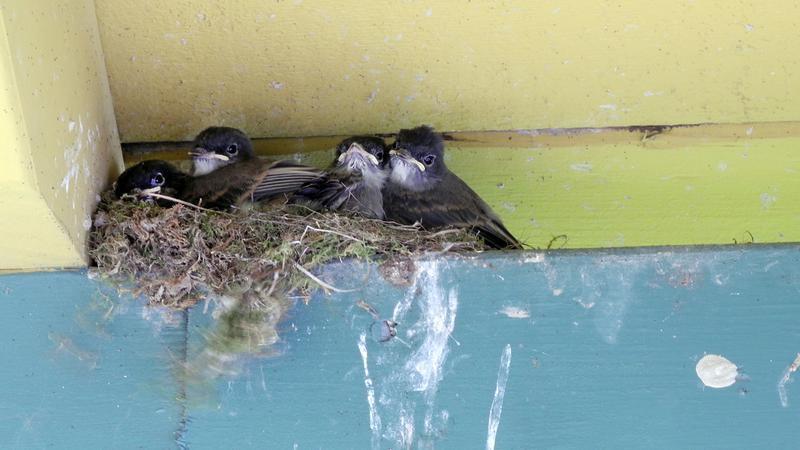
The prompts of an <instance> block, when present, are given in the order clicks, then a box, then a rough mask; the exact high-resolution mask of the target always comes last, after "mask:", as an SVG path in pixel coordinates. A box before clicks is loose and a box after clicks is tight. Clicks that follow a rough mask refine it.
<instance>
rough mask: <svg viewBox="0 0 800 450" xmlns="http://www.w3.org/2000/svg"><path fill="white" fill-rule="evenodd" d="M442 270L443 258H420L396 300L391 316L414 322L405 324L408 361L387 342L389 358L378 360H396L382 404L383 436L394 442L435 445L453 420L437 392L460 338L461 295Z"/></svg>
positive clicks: (398, 444)
mask: <svg viewBox="0 0 800 450" xmlns="http://www.w3.org/2000/svg"><path fill="white" fill-rule="evenodd" d="M440 272H441V271H440V262H439V261H422V262H420V263H418V264H417V272H416V276H415V279H414V283H413V284H412V285H411V286H410V287H409V288H408V289H407V291H406V296H405V297H404V298H403V299H402V300H401V301H400V302H398V303H397V304H396V305H395V308H394V313H393V316H392V318H393V320H394V321H396V322H398V323H403V324H409V323H410V324H411V325H410V326H407V327H404V330H405V336H403V337H404V339H405V340H407V341H408V344H406V346H407V347H410V348H411V349H412V351H411V353H410V354H409V355H408V356H405V361H403V360H402V359H401V360H400V361H398V359H399V358H403V356H401V355H403V353H395V350H392V349H391V347H389V348H388V351H390V352H392V353H394V357H392V355H391V354H385V355H384V356H386V357H387V359H386V360H385V361H383V362H382V361H381V359H379V360H378V364H379V365H380V364H391V365H392V371H391V373H390V374H389V376H388V377H387V378H386V379H384V380H382V381H381V383H380V386H381V388H380V395H379V396H378V404H379V405H380V406H381V410H382V421H383V435H382V437H383V439H389V440H392V441H394V442H395V443H396V446H395V447H394V448H409V449H410V448H413V447H414V446H417V447H419V448H433V442H432V441H430V442H429V441H428V440H429V439H431V438H433V437H435V436H437V435H441V434H442V433H444V432H445V431H444V429H445V427H446V424H447V422H448V420H449V413H448V412H447V411H446V410H437V409H436V396H437V392H438V387H439V383H440V381H441V380H442V378H443V377H444V371H445V368H444V364H445V362H446V360H447V355H448V353H449V343H450V342H451V341H453V342H455V343H456V344H457V342H456V341H455V339H453V337H452V333H453V330H454V327H455V319H456V310H457V306H458V296H457V292H456V290H455V289H449V290H447V289H446V288H445V284H444V283H442V281H441V280H440V276H441V275H440ZM412 314H413V317H409V316H412ZM396 351H399V349H398V350H396ZM418 399H420V400H421V401H420V400H418ZM419 407H421V408H424V416H423V418H422V423H421V424H420V423H419V422H415V418H416V417H419V415H420V414H419V409H418V408H419ZM417 430H419V431H417ZM415 434H417V438H416V439H417V441H418V442H416V443H415V442H414V441H413V440H414V435H415Z"/></svg>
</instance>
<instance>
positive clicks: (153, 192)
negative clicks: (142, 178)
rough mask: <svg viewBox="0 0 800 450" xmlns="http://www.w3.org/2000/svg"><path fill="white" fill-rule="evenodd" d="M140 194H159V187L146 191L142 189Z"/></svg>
mask: <svg viewBox="0 0 800 450" xmlns="http://www.w3.org/2000/svg"><path fill="white" fill-rule="evenodd" d="M141 192H142V194H144V195H150V194H158V193H159V192H161V186H155V187H151V188H148V189H142V191H141Z"/></svg>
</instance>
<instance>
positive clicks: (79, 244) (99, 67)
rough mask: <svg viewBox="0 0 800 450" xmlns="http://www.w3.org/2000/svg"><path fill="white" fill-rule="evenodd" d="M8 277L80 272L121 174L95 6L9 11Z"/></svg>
mask: <svg viewBox="0 0 800 450" xmlns="http://www.w3.org/2000/svg"><path fill="white" fill-rule="evenodd" d="M0 88H1V89H0V148H2V151H0V210H1V211H2V213H0V229H2V230H3V233H2V234H0V270H3V269H18V270H19V269H41V268H62V267H81V266H84V265H85V264H86V258H87V255H86V236H87V233H88V230H89V227H90V225H91V215H92V213H93V212H94V208H95V205H96V204H97V194H98V193H99V192H100V191H101V190H103V189H105V188H106V187H107V186H108V185H109V184H110V182H111V181H112V180H113V179H114V178H115V177H116V175H118V174H119V172H120V170H121V169H122V165H123V163H122V153H121V151H120V146H119V136H118V135H117V125H116V122H115V118H114V110H113V108H112V105H111V93H110V91H109V87H108V76H107V73H106V67H105V60H104V58H103V51H102V49H101V48H100V35H99V32H98V29H97V19H96V16H95V9H94V1H93V0H4V1H2V2H0Z"/></svg>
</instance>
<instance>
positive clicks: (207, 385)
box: [0, 245, 800, 449]
mask: <svg viewBox="0 0 800 450" xmlns="http://www.w3.org/2000/svg"><path fill="white" fill-rule="evenodd" d="M417 267H418V269H419V270H418V271H417V272H416V275H413V276H411V278H410V282H411V284H410V285H408V286H395V285H392V284H389V283H388V282H387V281H385V280H384V279H383V278H381V276H380V274H379V272H378V271H377V270H375V268H374V267H370V266H369V265H365V264H358V263H342V264H336V265H331V266H328V267H326V268H325V269H324V270H323V271H322V272H321V273H320V274H319V275H320V276H321V277H322V278H324V279H325V280H326V281H328V282H330V283H332V284H334V285H335V286H337V287H340V288H354V289H357V291H356V292H352V293H346V294H336V295H331V296H325V295H323V294H317V295H315V296H314V297H313V298H312V299H311V301H310V302H309V303H308V304H307V305H306V304H304V303H302V302H300V303H298V304H297V305H295V306H294V308H293V309H292V310H291V313H290V316H289V317H288V318H287V320H286V321H285V322H284V324H283V326H282V341H281V342H280V343H279V344H278V345H277V350H278V351H279V354H278V355H276V356H272V357H269V358H247V357H243V358H239V359H238V360H234V359H229V360H227V361H226V363H225V364H223V365H221V366H219V367H216V369H217V372H216V373H217V374H218V376H217V377H216V378H212V377H206V378H200V379H199V378H197V377H194V378H186V377H181V376H177V375H175V374H176V372H175V371H174V370H173V369H174V368H175V362H176V360H178V361H180V359H181V358H182V356H181V355H182V354H181V353H180V352H181V348H183V347H181V344H185V343H188V351H187V353H188V355H187V358H188V360H189V361H190V362H191V361H193V360H196V358H198V355H199V354H201V353H202V352H203V350H204V348H205V339H206V336H208V335H209V334H210V333H212V332H213V330H214V327H215V322H214V319H213V318H212V314H211V313H212V312H213V307H211V306H209V308H208V309H207V310H206V311H204V308H203V307H202V305H201V306H200V307H197V308H195V309H193V310H191V311H190V313H189V315H188V327H187V329H186V330H187V331H186V332H187V334H186V335H181V333H182V330H183V328H182V325H183V324H182V322H181V321H180V318H179V317H178V318H174V317H173V318H172V319H170V320H165V318H164V317H165V316H164V315H163V314H158V315H152V314H151V315H149V317H143V310H142V309H141V308H140V307H138V306H136V305H133V304H130V303H128V302H127V301H126V300H123V301H122V302H123V303H122V304H123V305H127V306H124V307H121V308H119V309H118V311H116V312H114V313H113V314H110V315H109V316H108V317H107V318H106V319H104V321H103V323H104V327H103V329H104V330H105V333H103V334H86V333H85V332H84V331H82V328H81V325H80V323H82V322H81V321H80V320H77V318H79V317H81V314H78V312H80V311H84V310H86V309H87V308H88V305H91V304H92V303H93V302H95V301H96V300H92V297H93V295H94V294H93V292H94V291H96V290H97V289H98V287H97V286H96V285H94V284H93V283H90V282H88V281H87V280H86V279H85V275H84V274H82V273H62V274H36V275H15V276H6V277H2V278H0V296H2V297H4V300H5V301H3V302H2V303H0V305H2V306H3V308H4V311H3V314H2V315H0V317H2V318H4V319H5V320H7V321H8V322H9V323H8V324H4V328H3V329H4V333H5V334H4V335H5V336H8V337H7V338H6V339H7V340H10V339H11V337H13V338H14V339H16V340H17V341H19V342H26V343H28V344H26V346H25V347H24V348H23V349H21V350H20V349H14V348H13V347H11V346H4V348H5V349H4V350H3V356H4V360H6V361H12V362H13V364H7V365H6V369H5V371H6V373H5V374H4V379H5V380H11V381H12V382H10V383H9V382H7V383H4V384H3V388H0V389H2V392H0V398H2V399H3V403H2V404H3V409H2V416H1V419H2V420H0V427H2V429H3V432H2V433H0V435H2V436H12V437H13V438H12V439H11V440H7V441H5V442H6V445H3V447H4V448H5V447H10V448H32V447H33V448H37V447H45V446H48V445H50V446H52V445H55V446H60V447H63V445H59V444H61V443H64V442H67V443H70V444H71V445H70V446H71V447H75V448H78V447H80V448H112V447H113V448H125V447H142V448H168V447H170V446H182V447H185V448H192V449H204V448H289V449H291V448H298V449H318V448H323V449H339V448H342V449H351V448H395V449H397V448H442V449H445V448H483V447H489V445H487V440H489V441H491V439H490V436H494V438H495V441H494V442H495V448H498V449H529V448H615V449H616V448H771V447H792V446H793V445H794V443H796V442H798V439H800V427H798V426H797V423H798V420H799V419H800V387H798V383H793V382H792V380H794V378H795V376H798V375H797V374H793V373H789V377H788V379H787V380H788V381H787V382H786V383H783V384H781V383H780V381H781V380H782V378H783V376H784V374H785V373H787V369H788V368H789V367H790V365H791V364H792V362H793V361H794V360H795V358H796V357H797V354H798V352H800V327H798V326H797V320H798V318H799V317H800V247H798V246H789V245H785V246H738V247H713V248H670V249H650V250H627V251H613V252H612V251H590V252H555V253H547V254H542V253H533V252H526V253H509V254H502V253H487V254H484V255H482V256H479V257H476V258H441V257H440V258H437V259H428V260H422V261H418V263H417ZM48 286H49V287H48ZM9 288H11V290H10V292H6V293H4V292H5V291H4V289H5V290H8V289H9ZM47 289H50V291H47ZM56 290H57V292H58V295H59V299H58V302H57V303H54V300H53V299H51V298H48V297H47V294H45V293H46V292H51V294H49V295H51V296H52V295H56V294H55V293H53V292H55V291H56ZM34 291H36V292H40V293H39V294H36V295H32V294H31V293H32V292H34ZM114 301H115V302H116V301H117V300H114ZM357 301H363V302H366V303H369V304H370V305H371V306H372V307H373V308H374V309H375V310H376V311H377V312H378V315H379V316H380V318H381V319H390V318H394V319H395V320H396V321H397V322H398V323H399V325H398V327H397V332H398V335H397V337H396V338H394V339H391V340H389V341H388V342H379V340H378V339H377V336H378V334H377V333H375V331H376V328H375V326H373V325H372V324H373V323H374V319H373V317H371V316H370V314H368V313H367V312H366V311H365V310H364V309H363V308H361V307H359V306H357V305H356V302H357ZM101 315H102V314H101ZM34 318H36V319H35V320H34ZM42 318H47V320H43V319H42ZM378 323H380V322H378ZM165 324H169V325H165ZM48 333H60V334H61V335H64V336H70V337H72V339H73V340H75V341H76V342H77V341H78V339H79V338H80V339H85V341H80V342H81V347H80V348H88V349H91V350H92V351H93V352H94V353H95V355H96V356H95V361H96V364H95V366H94V367H86V365H85V364H83V363H81V362H80V361H75V360H74V359H75V358H71V357H69V356H68V355H67V356H63V357H62V356H58V355H59V353H56V355H57V356H58V357H52V356H51V353H52V352H54V351H56V349H57V348H58V345H57V344H56V343H55V342H52V341H49V340H47V338H46V337H43V336H46V335H47V334H48ZM184 339H185V342H184ZM32 342H35V343H37V344H36V345H32V344H30V343H32ZM706 353H708V354H719V355H723V356H724V357H726V358H728V359H729V360H731V361H732V362H733V363H735V364H736V365H737V366H738V367H739V375H738V377H737V379H736V381H735V383H734V384H733V385H732V386H730V387H727V388H723V389H714V388H710V387H706V386H704V385H703V383H702V382H701V381H700V379H699V378H698V377H697V375H696V373H695V365H696V363H697V361H698V360H699V359H700V358H701V357H702V356H703V355H704V354H706ZM165 354H169V355H171V356H170V357H165ZM30 367H35V368H36V371H35V372H33V373H46V374H48V376H47V377H44V376H36V377H32V376H29V375H28V374H29V373H30V372H31V370H30V369H29V368H30ZM207 373H209V374H210V373H212V372H211V371H208V372H207ZM122 374H125V375H128V379H127V380H128V381H127V382H126V384H124V385H122V386H120V385H116V384H115V383H113V382H112V381H113V380H115V379H117V378H115V377H116V376H118V375H122ZM153 380H160V383H154V382H153ZM60 386H65V388H64V389H65V392H68V393H69V394H61V395H62V396H61V397H55V396H53V395H50V394H49V393H50V392H52V391H55V390H56V389H57V388H60ZM498 387H499V389H498ZM184 391H185V392H187V394H188V397H187V398H186V400H185V401H183V400H182V398H180V396H176V395H175V393H180V392H184ZM42 392H45V393H48V395H44V396H43V395H42ZM53 399H54V400H57V401H53V402H51V401H50V400H53ZM115 404H120V405H122V408H127V409H126V410H125V411H126V412H125V413H124V414H123V413H115V410H114V409H113V408H112V406H113V405H115ZM76 405H77V406H76ZM89 405H94V406H93V407H90V406H89ZM170 405H171V406H170ZM78 408H80V410H81V411H82V412H83V413H84V414H88V413H89V412H92V413H94V414H96V416H97V417H96V418H94V419H83V418H81V419H77V418H76V414H77V413H76V412H75V411H76V409H78ZM92 408H94V409H92ZM95 410H96V411H95ZM158 411H163V412H161V413H159V412H158ZM177 411H183V413H182V414H178V412H177ZM37 412H38V415H37V414H35V413H37ZM23 414H24V415H23ZM115 414H119V415H115ZM31 415H33V416H34V419H36V418H37V417H38V422H36V421H34V424H35V425H36V426H34V427H33V428H31V425H29V423H30V421H31V419H30V417H31ZM90 417H94V416H90ZM122 418H124V419H125V423H126V424H127V426H116V425H117V424H119V422H118V421H119V420H121V419H122ZM25 420H27V422H25ZM77 422H80V423H79V424H84V425H86V426H87V427H88V426H89V424H91V427H92V429H93V430H95V431H94V433H95V434H94V435H88V434H87V433H85V430H75V429H73V428H71V427H73V426H75V425H76V423H77ZM491 424H494V425H496V431H493V430H495V429H494V428H492V427H491ZM21 430H22V431H24V433H23V434H22V435H23V436H25V440H21V441H20V440H18V438H17V437H14V436H19V435H20V432H21ZM176 430H178V433H177V434H174V435H173V434H172V433H173V432H174V431H176ZM97 443H104V444H103V445H101V446H100V447H98V444H97ZM79 444H81V445H79ZM128 444H130V445H128Z"/></svg>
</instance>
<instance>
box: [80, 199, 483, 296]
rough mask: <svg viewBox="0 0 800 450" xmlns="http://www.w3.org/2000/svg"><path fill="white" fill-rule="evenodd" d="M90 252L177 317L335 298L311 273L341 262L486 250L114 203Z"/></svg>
mask: <svg viewBox="0 0 800 450" xmlns="http://www.w3.org/2000/svg"><path fill="white" fill-rule="evenodd" d="M89 245H90V249H89V253H90V255H91V257H92V259H93V260H94V263H95V265H96V267H95V268H94V269H93V271H94V273H95V274H96V275H99V276H100V277H101V278H104V279H108V280H111V281H112V282H114V283H116V284H117V286H118V287H119V288H121V289H125V288H127V289H131V290H132V291H133V293H134V294H135V295H144V296H146V297H147V299H148V301H149V303H151V304H158V305H164V306H168V307H172V308H186V307H189V306H191V305H193V304H195V303H196V302H197V301H198V300H199V299H201V298H203V297H205V296H208V295H210V296H222V295H234V296H235V297H240V298H243V297H246V296H247V295H246V293H248V292H249V293H251V294H252V293H253V292H258V295H255V296H253V295H251V297H254V298H260V299H262V300H263V299H265V298H272V297H275V296H276V295H285V294H286V293H288V292H289V291H292V290H299V291H300V292H301V293H302V294H303V295H306V296H307V295H308V294H309V291H310V289H312V288H315V287H317V286H320V287H322V288H323V289H324V290H326V291H329V290H337V289H336V287H334V286H330V285H328V284H326V283H325V282H324V281H322V280H320V279H318V278H317V277H315V276H314V275H313V273H312V272H313V271H314V269H315V268H316V267H318V266H319V265H321V264H324V263H326V262H329V261H333V260H340V259H344V258H351V257H355V258H373V259H374V258H381V259H387V258H388V259H391V258H395V257H410V256H415V255H418V254H421V253H427V252H435V251H476V250H482V249H483V244H482V243H481V242H480V241H479V240H478V239H476V238H475V237H474V236H472V235H471V234H469V233H466V232H463V231H458V230H444V231H438V232H427V231H423V230H420V229H418V228H417V227H413V226H401V225H396V224H390V223H385V222H382V221H378V220H373V219H365V218H360V217H353V216H346V215H337V214H321V213H316V212H311V211H308V210H306V209H303V208H300V207H296V206H278V207H276V208H274V209H266V208H265V209H262V210H250V211H239V212H237V213H235V214H232V213H224V212H214V211H206V210H200V209H198V208H193V207H189V206H185V205H180V204H178V205H175V206H173V207H172V208H161V207H158V206H155V205H152V204H149V203H145V202H140V201H134V200H132V199H126V200H122V201H115V200H111V198H110V196H109V195H106V196H105V198H104V199H103V200H102V201H101V203H100V205H99V207H98V211H97V213H96V215H95V219H94V226H93V228H92V231H91V233H90V239H89ZM231 293H235V294H231ZM251 303H255V304H257V303H258V300H255V301H252V302H251Z"/></svg>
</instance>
